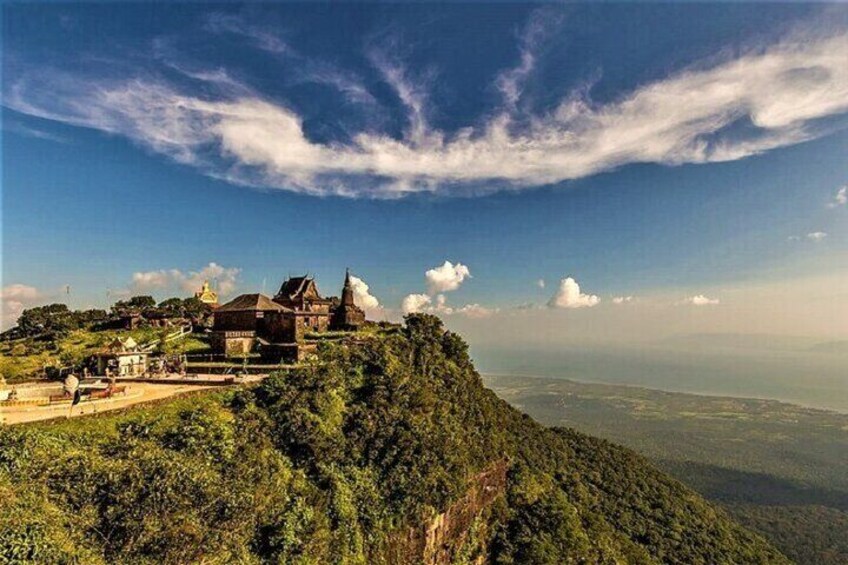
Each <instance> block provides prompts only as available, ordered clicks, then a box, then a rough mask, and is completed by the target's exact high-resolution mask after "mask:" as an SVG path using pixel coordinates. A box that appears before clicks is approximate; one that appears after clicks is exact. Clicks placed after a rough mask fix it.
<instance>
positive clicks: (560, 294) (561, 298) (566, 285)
mask: <svg viewBox="0 0 848 565" xmlns="http://www.w3.org/2000/svg"><path fill="white" fill-rule="evenodd" d="M600 302H601V299H600V297H598V296H595V295H594V294H583V293H582V292H581V291H580V285H579V284H577V281H576V280H574V279H573V278H572V277H566V278H564V279H562V280H561V281H559V288H558V289H557V291H556V293H555V294H554V295H553V296H552V297H551V299H550V300H549V301H548V307H549V308H591V307H592V306H597V305H598V304H600Z"/></svg>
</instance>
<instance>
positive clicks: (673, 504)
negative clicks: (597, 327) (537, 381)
mask: <svg viewBox="0 0 848 565" xmlns="http://www.w3.org/2000/svg"><path fill="white" fill-rule="evenodd" d="M498 462H506V463H507V464H508V466H509V471H508V476H507V484H506V487H505V488H504V490H503V492H502V493H500V495H499V496H498V497H496V498H495V499H494V500H495V501H494V502H493V503H491V504H489V505H488V506H487V507H485V508H479V509H475V512H474V519H473V521H472V522H471V523H470V524H469V526H468V528H466V531H464V532H463V535H462V536H459V537H458V538H456V539H453V540H450V539H448V540H445V543H446V544H447V546H448V547H447V555H448V557H447V559H446V560H447V561H451V562H456V563H463V562H465V563H471V562H475V560H477V559H478V558H480V557H481V556H485V557H486V559H488V561H490V562H493V563H533V564H538V563H552V564H553V563H557V564H559V563H687V564H689V563H711V564H713V563H783V562H786V560H785V558H783V557H782V556H781V555H780V554H779V553H778V552H776V551H775V550H774V549H772V548H771V547H770V546H768V545H767V544H766V543H765V542H764V541H762V540H761V539H760V538H759V537H757V536H755V535H753V534H750V533H749V532H747V531H746V530H744V529H742V528H741V527H740V526H738V525H736V524H735V523H733V522H732V521H731V520H730V519H728V518H727V516H726V515H725V514H724V513H723V512H721V511H719V510H717V509H715V508H714V507H712V506H711V505H709V504H708V503H707V502H705V501H704V500H703V499H702V498H700V497H699V496H698V495H696V494H695V493H693V492H692V491H691V490H689V489H687V488H686V487H684V486H683V485H682V484H680V483H678V482H677V481H675V480H673V479H671V478H669V477H668V476H666V475H664V474H662V473H661V472H659V471H657V470H655V469H654V468H653V467H651V466H650V465H649V464H648V463H647V462H646V461H645V460H644V459H642V458H641V457H639V456H637V455H635V454H634V453H633V452H630V451H628V450H626V449H623V448H619V447H616V446H614V445H612V444H610V443H607V442H605V441H602V440H597V439H593V438H590V437H588V436H585V435H582V434H579V433H577V432H573V431H570V430H566V429H547V428H544V427H542V426H541V425H539V424H537V423H536V422H534V421H533V420H531V419H530V418H529V417H528V416H526V415H523V414H521V413H520V412H518V411H516V410H515V409H513V408H511V407H509V406H508V405H507V404H506V403H505V402H504V401H502V400H500V399H498V398H497V397H496V396H495V395H494V394H493V393H492V392H491V391H489V390H488V389H486V388H484V387H483V386H482V384H481V382H480V377H479V375H478V374H477V373H476V371H475V370H474V367H473V365H472V363H471V361H470V359H469V356H468V351H467V346H466V344H465V343H464V342H463V340H462V339H461V338H460V337H459V336H458V335H456V334H453V333H450V332H445V331H444V329H443V327H442V325H441V322H440V321H439V320H438V319H437V318H434V317H432V316H425V315H418V316H411V317H409V318H408V319H407V323H406V325H405V327H404V328H403V330H402V331H401V332H399V333H397V334H394V335H388V336H381V337H373V338H369V339H364V340H362V341H361V342H359V343H356V344H347V345H340V344H326V345H325V346H323V348H322V351H321V354H320V359H319V361H318V362H316V363H315V364H314V365H312V366H310V367H307V368H304V369H302V370H299V371H296V372H293V373H291V374H288V375H276V376H272V377H271V378H268V379H267V380H265V381H264V382H263V383H261V384H260V385H258V386H256V387H254V388H252V389H242V390H235V391H226V392H214V393H206V394H198V395H193V396H188V397H183V398H180V399H177V400H174V401H170V402H167V403H162V404H158V405H151V406H146V407H143V408H136V409H132V410H128V411H126V412H125V413H122V414H118V415H104V416H101V417H96V418H91V419H81V420H72V421H67V422H60V423H52V424H40V425H32V426H25V427H15V428H6V429H0V563H7V562H8V563H20V562H33V563H73V562H78V563H102V562H113V563H117V562H119V563H195V562H204V563H263V562H265V563H380V562H383V563H388V562H395V561H396V560H397V559H398V556H401V557H402V559H404V560H406V561H409V562H415V563H417V562H421V560H422V555H421V554H419V553H417V548H416V547H414V544H412V543H410V541H409V540H411V539H412V537H414V536H411V535H410V532H411V531H414V530H416V529H421V528H424V529H426V527H427V526H428V525H430V524H431V523H433V519H434V518H436V517H437V516H438V515H439V513H441V512H443V511H444V510H445V509H447V508H448V507H456V506H457V505H462V504H463V501H465V500H467V497H466V496H465V495H466V493H467V492H468V491H469V488H470V487H472V486H473V481H474V477H477V476H478V475H479V473H481V472H482V471H484V470H485V469H488V468H491V466H492V465H493V464H496V463H498Z"/></svg>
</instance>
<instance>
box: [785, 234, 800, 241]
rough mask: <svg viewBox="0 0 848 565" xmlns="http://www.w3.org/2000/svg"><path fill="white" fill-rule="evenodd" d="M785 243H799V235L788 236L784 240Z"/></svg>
mask: <svg viewBox="0 0 848 565" xmlns="http://www.w3.org/2000/svg"><path fill="white" fill-rule="evenodd" d="M786 241H801V236H800V235H790V236H789V237H787V238H786Z"/></svg>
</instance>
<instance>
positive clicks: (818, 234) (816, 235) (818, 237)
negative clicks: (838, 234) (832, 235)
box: [806, 231, 827, 242]
mask: <svg viewBox="0 0 848 565" xmlns="http://www.w3.org/2000/svg"><path fill="white" fill-rule="evenodd" d="M806 237H807V239H809V240H810V241H816V242H818V241H822V240H823V239H824V238H826V237H827V234H826V233H825V232H823V231H814V232H810V233H808V234H807V236H806Z"/></svg>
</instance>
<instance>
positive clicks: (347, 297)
mask: <svg viewBox="0 0 848 565" xmlns="http://www.w3.org/2000/svg"><path fill="white" fill-rule="evenodd" d="M342 304H344V305H345V306H354V305H355V304H354V302H353V284H352V283H351V282H350V269H345V280H344V287H342Z"/></svg>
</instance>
